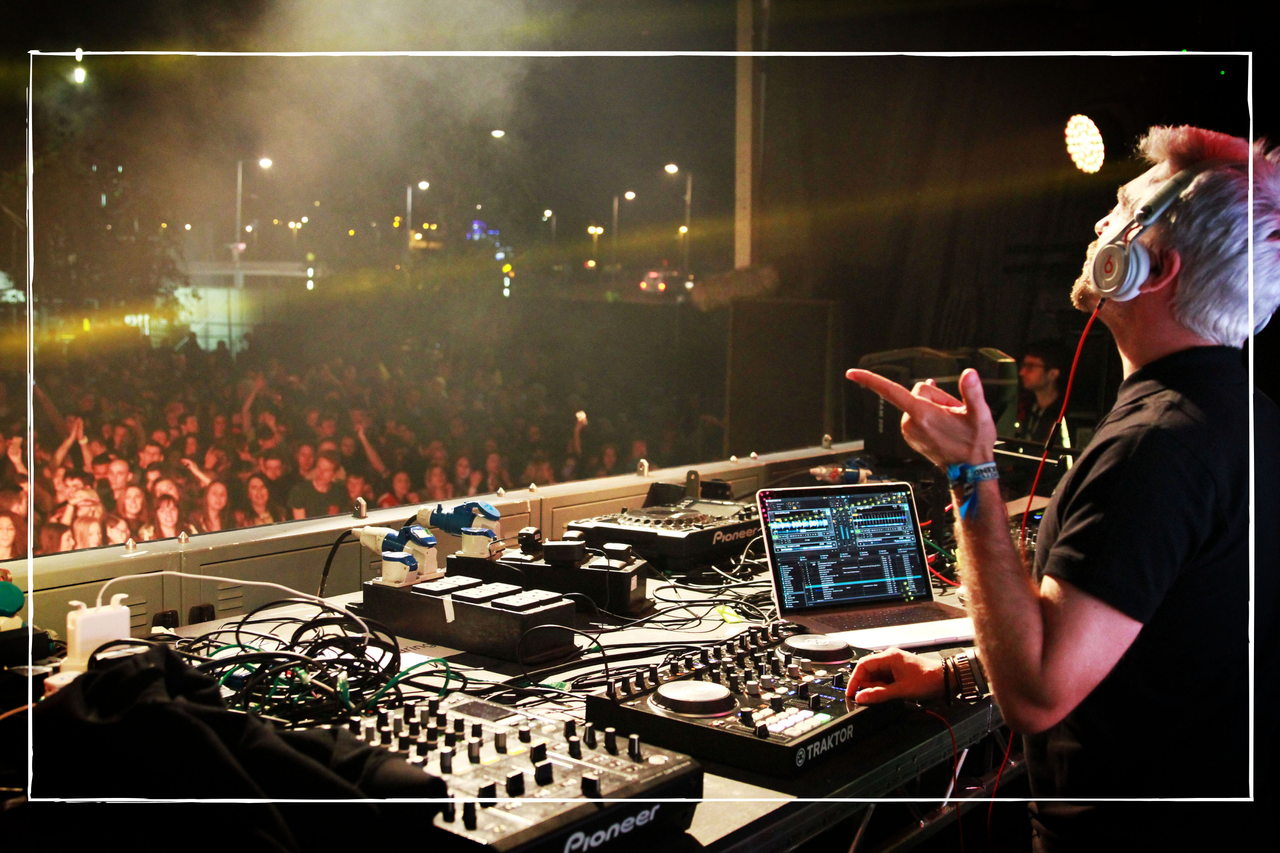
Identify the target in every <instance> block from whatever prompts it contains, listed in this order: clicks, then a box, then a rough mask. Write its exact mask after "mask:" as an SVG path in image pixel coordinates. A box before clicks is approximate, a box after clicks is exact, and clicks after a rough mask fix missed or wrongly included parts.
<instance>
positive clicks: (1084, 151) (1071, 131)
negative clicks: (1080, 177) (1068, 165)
mask: <svg viewBox="0 0 1280 853" xmlns="http://www.w3.org/2000/svg"><path fill="white" fill-rule="evenodd" d="M1065 136H1066V139H1067V153H1068V154H1070V155H1071V162H1073V163H1075V164H1076V168H1077V169H1079V170H1080V171H1082V172H1088V173H1089V174H1093V173H1094V172H1097V171H1098V170H1099V169H1101V168H1102V162H1103V160H1105V159H1106V147H1105V146H1104V145H1103V144H1102V133H1101V132H1100V131H1099V130H1098V126H1097V125H1096V124H1094V123H1093V119H1091V118H1089V117H1088V116H1082V115H1074V116H1072V117H1071V119H1070V120H1069V121H1068V122H1067V129H1066V132H1065Z"/></svg>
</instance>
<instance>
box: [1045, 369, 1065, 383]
mask: <svg viewBox="0 0 1280 853" xmlns="http://www.w3.org/2000/svg"><path fill="white" fill-rule="evenodd" d="M1061 375H1062V371H1061V370H1059V369H1058V368H1056V367H1051V368H1049V370H1048V371H1046V372H1045V376H1046V377H1048V379H1049V381H1050V382H1052V383H1053V384H1054V385H1055V386H1056V385H1057V384H1058V377H1059V376H1061Z"/></svg>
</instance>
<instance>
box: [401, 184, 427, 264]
mask: <svg viewBox="0 0 1280 853" xmlns="http://www.w3.org/2000/svg"><path fill="white" fill-rule="evenodd" d="M430 186H431V184H429V183H428V182H427V181H418V189H420V190H426V189H428V188H429V187H430ZM404 224H405V225H407V226H408V227H409V248H411V249H412V248H413V184H409V185H408V186H406V187H405V188H404Z"/></svg>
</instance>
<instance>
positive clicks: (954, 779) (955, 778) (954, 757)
mask: <svg viewBox="0 0 1280 853" xmlns="http://www.w3.org/2000/svg"><path fill="white" fill-rule="evenodd" d="M920 710H922V711H924V712H925V713H926V714H928V715H929V716H930V717H937V718H938V719H939V720H942V724H943V725H944V726H946V727H947V734H949V735H951V792H952V793H953V794H956V793H959V792H958V791H956V788H958V787H959V785H960V751H959V750H957V749H956V733H955V730H954V729H953V728H951V724H950V723H948V722H947V718H946V717H944V716H942V715H941V714H938V713H935V712H933V711H930V710H929V709H928V708H921V709H920ZM997 784H999V782H998V781H997ZM961 817H962V813H961V811H960V801H959V799H957V800H956V829H957V830H959V832H960V853H964V823H963V822H962V820H961Z"/></svg>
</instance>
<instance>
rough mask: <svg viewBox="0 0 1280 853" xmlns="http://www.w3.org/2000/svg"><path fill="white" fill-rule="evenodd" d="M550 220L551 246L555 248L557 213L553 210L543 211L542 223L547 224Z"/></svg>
mask: <svg viewBox="0 0 1280 853" xmlns="http://www.w3.org/2000/svg"><path fill="white" fill-rule="evenodd" d="M548 219H550V220H551V245H553V246H554V245H555V243H556V212H555V211H554V210H552V209H551V208H547V209H546V210H544V211H542V221H543V222H546V221H547V220H548Z"/></svg>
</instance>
